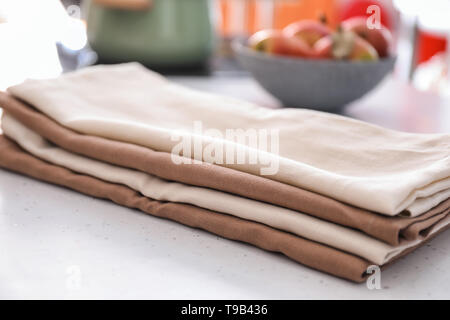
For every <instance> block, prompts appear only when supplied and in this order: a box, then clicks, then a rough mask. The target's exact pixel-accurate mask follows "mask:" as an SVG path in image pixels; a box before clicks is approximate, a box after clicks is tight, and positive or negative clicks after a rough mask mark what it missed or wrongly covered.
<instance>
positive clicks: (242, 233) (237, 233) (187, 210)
mask: <svg viewBox="0 0 450 320" xmlns="http://www.w3.org/2000/svg"><path fill="white" fill-rule="evenodd" d="M0 167H2V168H5V169H8V170H11V171H14V172H18V173H20V174H23V175H26V176H29V177H32V178H35V179H38V180H41V181H45V182H49V183H52V184H55V185H58V186H62V187H67V188H69V189H72V190H75V191H78V192H80V193H83V194H86V195H90V196H93V197H97V198H100V199H107V200H111V201H113V202H115V203H117V204H119V205H122V206H126V207H129V208H134V209H139V210H141V211H143V212H145V213H148V214H151V215H153V216H156V217H160V218H165V219H169V220H173V221H176V222H179V223H181V224H184V225H187V226H190V227H194V228H199V229H202V230H206V231H209V232H211V233H213V234H216V235H219V236H222V237H224V238H228V239H231V240H237V241H242V242H245V243H249V244H252V245H254V246H256V247H259V248H261V249H264V250H268V251H274V252H279V253H282V254H284V255H286V256H287V257H289V258H291V259H292V260H294V261H297V262H299V263H301V264H304V265H306V266H308V267H311V268H313V269H316V270H319V271H323V272H326V273H329V274H332V275H334V276H337V277H341V278H344V279H347V280H351V281H354V282H363V281H365V279H366V278H367V276H368V275H367V274H366V270H367V268H368V267H369V266H370V265H371V263H369V262H368V261H365V260H364V259H361V258H358V257H356V256H354V255H351V254H348V253H345V252H342V251H339V250H336V249H333V248H330V247H328V246H324V245H321V244H318V243H316V242H313V241H309V240H306V239H303V238H301V237H298V236H294V235H292V234H290V233H287V232H282V231H279V230H276V229H273V228H270V227H267V226H265V225H263V224H259V223H254V222H251V221H248V220H244V219H239V218H235V217H232V216H229V215H226V214H220V213H217V212H213V211H209V210H205V209H201V208H198V207H195V206H191V205H187V204H178V203H171V202H160V201H155V200H153V199H150V198H148V197H144V196H142V195H140V194H139V193H137V192H135V191H134V190H132V189H130V188H128V187H125V186H123V185H119V184H112V183H108V182H105V181H102V180H100V179H96V178H93V177H90V176H86V175H81V174H77V173H74V172H72V171H70V170H67V169H65V168H62V167H59V166H55V165H53V164H49V163H47V162H45V161H42V160H40V159H38V158H36V157H34V156H32V155H30V154H28V153H26V152H25V151H23V150H22V149H21V148H20V147H18V146H17V145H16V144H15V143H14V142H12V141H10V140H9V139H8V138H6V137H4V136H3V135H0ZM446 229H448V226H447V227H446V228H443V229H441V230H440V231H439V232H436V233H435V234H434V235H433V236H436V235H437V234H439V233H440V232H443V231H445V230H446ZM431 238H432V237H430V238H429V239H431ZM422 244H423V243H421V244H420V245H422ZM420 245H419V246H420ZM417 247H418V246H417ZM417 247H413V248H410V249H408V250H407V251H405V252H404V253H403V254H402V255H404V254H407V253H409V252H411V251H412V250H414V249H416V248H417ZM391 262H393V261H391ZM386 266H388V265H385V266H384V267H386Z"/></svg>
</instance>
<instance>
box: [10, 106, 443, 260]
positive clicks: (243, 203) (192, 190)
mask: <svg viewBox="0 0 450 320" xmlns="http://www.w3.org/2000/svg"><path fill="white" fill-rule="evenodd" d="M2 128H3V131H4V134H5V135H6V136H8V137H10V138H11V139H12V140H14V141H15V142H17V143H18V144H19V145H20V146H21V147H22V148H23V149H25V150H26V151H28V152H29V153H31V154H32V155H34V156H37V157H39V158H41V159H43V160H46V161H48V162H51V163H53V164H56V165H60V166H63V167H66V168H68V169H71V170H73V171H76V172H79V173H83V174H88V175H90V176H93V177H96V178H99V179H102V180H104V181H108V182H112V183H120V184H124V185H126V186H128V187H130V188H132V189H133V190H136V191H139V192H140V193H141V194H143V195H145V196H148V197H150V198H153V199H155V200H162V201H171V202H179V203H189V204H193V205H196V206H198V207H201V208H205V209H210V210H214V211H218V212H221V213H227V214H231V215H234V216H237V217H240V218H244V219H247V220H251V221H255V222H260V223H264V224H266V225H269V226H271V227H274V228H277V229H280V230H283V231H288V232H291V233H294V234H296V235H299V236H302V237H305V238H307V239H309V240H314V241H317V242H320V243H323V244H327V245H329V246H331V247H334V248H337V249H340V250H343V251H346V252H350V253H352V254H355V255H358V256H360V257H363V258H365V259H367V260H369V261H370V262H373V263H375V264H377V265H383V264H385V263H387V262H388V261H389V260H391V259H392V258H394V257H395V256H397V255H398V254H400V253H401V252H403V251H404V250H405V249H407V248H410V247H413V246H415V245H417V244H418V243H419V242H421V241H422V240H423V238H422V237H420V238H418V239H416V240H414V241H409V242H406V243H404V244H403V245H400V246H395V247H394V246H390V245H387V244H385V243H383V242H381V241H379V240H376V239H374V238H371V237H369V236H367V235H365V234H363V233H361V232H357V231H354V230H352V229H348V228H344V227H341V226H339V225H336V224H333V223H330V222H326V221H323V220H320V219H316V218H313V217H310V216H308V215H305V214H303V213H300V212H295V211H292V210H288V209H284V208H281V207H277V206H273V205H269V204H266V203H261V202H258V201H255V200H250V199H246V198H242V197H238V196H234V195H230V194H227V193H224V192H220V191H216V190H210V189H206V188H199V187H193V186H188V185H185V184H180V183H175V182H169V181H166V180H162V179H159V178H157V177H154V176H151V175H148V174H146V173H142V172H138V171H135V170H130V169H125V168H121V167H117V166H113V165H109V164H105V163H103V162H100V161H96V160H92V159H89V158H85V157H82V156H78V155H76V154H73V153H70V152H67V151H65V150H63V149H60V148H58V147H55V146H52V145H50V144H49V143H48V142H46V141H45V140H44V139H43V138H42V137H40V136H39V135H37V134H36V133H34V132H32V131H31V130H29V129H27V128H26V127H25V126H24V125H22V124H21V123H20V122H18V121H17V120H15V119H14V118H13V117H11V116H9V115H8V113H5V115H4V116H3V119H2ZM446 223H447V220H446V219H444V220H443V221H442V222H440V223H438V224H436V225H435V228H432V230H431V232H432V233H434V232H436V231H438V230H439V229H440V228H442V227H445V225H446Z"/></svg>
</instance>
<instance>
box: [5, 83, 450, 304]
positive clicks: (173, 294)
mask: <svg viewBox="0 0 450 320" xmlns="http://www.w3.org/2000/svg"><path fill="white" fill-rule="evenodd" d="M174 80H176V81H178V82H181V83H184V84H186V85H188V86H192V87H196V88H200V89H203V90H209V91H216V92H220V93H225V94H230V95H235V96H239V97H243V98H247V99H249V100H253V101H256V102H260V103H261V104H266V105H268V106H276V104H277V103H276V102H275V101H274V100H272V99H270V98H269V97H268V96H267V95H266V94H265V93H263V92H262V91H261V89H260V88H259V87H258V86H257V85H256V84H255V83H254V82H253V81H251V80H250V79H247V78H242V79H234V80H233V81H230V79H229V78H223V79H222V78H214V79H210V78H201V77H198V78H194V77H191V78H186V77H184V78H181V77H178V78H174ZM346 114H349V115H352V116H355V117H357V118H360V119H363V120H367V121H371V122H374V123H377V124H381V125H384V126H386V127H390V128H395V129H399V130H405V131H416V132H447V133H448V132H450V100H445V99H441V98H438V97H436V96H433V95H431V94H423V93H419V92H416V91H415V90H412V89H410V88H407V87H406V86H404V85H401V84H399V83H396V82H394V81H392V80H387V81H386V82H385V83H384V84H383V85H382V87H381V88H380V89H378V90H377V91H375V92H374V93H373V94H371V95H370V96H369V97H367V98H365V99H364V100H362V101H358V102H356V103H355V104H354V105H353V106H351V107H349V108H348V109H347V111H346ZM448 270H450V232H446V233H444V234H441V235H439V236H438V237H437V238H436V239H434V240H433V241H431V242H430V243H429V244H427V245H426V246H424V247H422V248H420V249H418V250H416V251H415V252H413V253H412V254H410V255H408V256H407V257H405V258H403V259H401V260H400V261H398V262H397V263H395V264H394V265H392V266H391V267H390V268H388V269H387V270H385V271H383V272H382V274H381V283H382V289H380V290H369V289H367V287H366V285H365V284H361V285H357V284H353V283H350V282H348V281H345V280H340V279H337V278H335V277H332V276H328V275H326V274H323V273H321V272H318V271H315V270H311V269H309V268H306V267H304V266H302V265H299V264H297V263H295V262H293V261H291V260H289V259H288V258H285V257H284V256H282V255H279V254H273V253H268V252H266V251H263V250H260V249H257V248H254V247H252V246H249V245H245V244H242V243H238V242H234V241H230V240H226V239H222V238H219V237H217V236H214V235H212V234H209V233H206V232H203V231H200V230H196V229H192V228H189V227H185V226H182V225H180V224H177V223H174V222H171V221H166V220H162V219H158V218H154V217H151V216H148V215H145V214H142V213H140V212H138V211H135V210H131V209H127V208H123V207H120V206H117V205H115V204H113V203H110V202H107V201H102V200H98V199H93V198H91V197H87V196H84V195H81V194H78V193H76V192H72V191H70V190H67V189H62V188H58V187H55V186H52V185H49V184H46V183H42V182H38V181H35V180H32V179H29V178H26V177H22V176H20V175H17V174H14V173H10V172H6V171H4V170H0V299H1V298H3V299H6V298H8V299H9V298H25V299H27V298H43V299H50V298H76V299H78V298H88V299H92V298H123V299H128V298H134V299H140V298H146V299H216V298H217V299H301V298H306V299H309V298H324V299H328V298H344V299H345V298H357V299H407V298H447V299H448V298H450V273H449V272H448Z"/></svg>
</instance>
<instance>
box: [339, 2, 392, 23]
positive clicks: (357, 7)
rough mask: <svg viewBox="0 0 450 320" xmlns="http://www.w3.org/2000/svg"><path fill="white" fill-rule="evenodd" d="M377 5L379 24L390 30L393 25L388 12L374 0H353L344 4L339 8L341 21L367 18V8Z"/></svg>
mask: <svg viewBox="0 0 450 320" xmlns="http://www.w3.org/2000/svg"><path fill="white" fill-rule="evenodd" d="M374 4H375V5H377V6H379V7H380V9H381V23H382V24H383V25H384V26H386V27H387V28H388V29H390V30H392V28H393V25H392V21H391V15H390V12H389V10H388V9H387V8H385V6H383V4H381V3H380V1H376V0H353V1H349V2H348V3H345V4H343V5H342V7H341V10H340V11H341V14H340V16H341V21H343V20H346V19H348V18H352V17H358V16H365V17H369V14H368V13H367V8H368V7H369V6H371V5H374Z"/></svg>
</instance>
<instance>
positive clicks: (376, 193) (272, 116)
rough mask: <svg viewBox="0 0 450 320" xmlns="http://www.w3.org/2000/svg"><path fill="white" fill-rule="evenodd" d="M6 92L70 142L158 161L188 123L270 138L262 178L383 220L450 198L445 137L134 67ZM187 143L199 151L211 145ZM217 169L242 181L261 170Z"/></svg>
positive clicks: (449, 147)
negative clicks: (274, 136)
mask: <svg viewBox="0 0 450 320" xmlns="http://www.w3.org/2000/svg"><path fill="white" fill-rule="evenodd" d="M8 91H9V92H10V93H11V94H13V95H15V96H16V97H19V98H21V99H23V100H25V101H27V102H29V103H31V104H32V105H34V106H35V107H36V108H37V109H39V110H40V111H42V112H43V113H45V114H47V115H48V116H50V117H52V118H54V119H55V120H56V121H58V122H60V123H61V124H62V125H64V126H67V127H69V128H72V129H74V130H76V131H78V132H81V133H85V134H90V135H97V136H102V137H105V138H110V139H114V140H119V141H125V142H130V143H135V144H139V145H143V146H147V147H150V148H152V149H154V150H158V151H165V152H171V151H172V149H173V147H174V146H176V145H177V144H178V143H179V142H178V141H173V140H172V139H171V138H173V134H174V133H175V132H177V133H178V134H179V135H181V136H185V137H190V136H192V135H193V127H194V122H195V121H202V124H203V127H204V129H209V128H214V129H217V130H219V131H220V132H222V133H224V132H225V130H226V129H237V128H241V129H256V130H258V129H265V130H268V131H270V130H272V129H279V141H280V144H279V152H278V153H277V152H275V153H270V154H266V153H264V155H265V156H266V157H268V158H266V160H267V159H268V160H272V161H278V163H279V170H278V172H277V173H276V174H275V175H272V176H267V177H268V178H271V179H274V180H277V181H281V182H284V183H287V184H291V185H294V186H298V187H301V188H305V189H308V190H311V191H314V192H318V193H321V194H323V195H326V196H329V197H332V198H335V199H338V200H341V201H343V202H346V203H349V204H352V205H355V206H358V207H361V208H365V209H369V210H373V211H376V212H379V213H382V214H386V215H397V214H400V213H402V211H404V210H407V212H406V214H410V215H413V216H416V215H419V214H421V213H423V212H425V211H426V210H428V209H430V208H431V207H433V206H434V205H435V204H436V202H437V201H438V200H439V199H440V198H439V197H440V196H446V195H447V194H448V192H449V189H450V135H445V134H441V135H420V134H409V133H402V132H395V131H391V130H387V129H384V128H380V127H377V126H374V125H370V124H367V123H363V122H360V121H357V120H352V119H349V118H346V117H341V116H337V115H331V114H326V113H321V112H316V111H310V110H301V109H296V110H294V109H281V110H270V109H265V108H261V107H258V106H255V105H252V104H250V103H246V102H243V101H239V100H235V99H231V98H227V97H219V96H216V95H211V94H206V93H201V92H197V91H194V90H190V89H187V88H184V87H182V86H179V85H176V84H173V83H171V82H169V81H167V80H166V79H164V78H163V77H161V76H160V75H158V74H155V73H153V72H151V71H148V70H146V69H145V68H143V67H142V66H140V65H138V64H135V63H130V64H123V65H115V66H95V67H91V68H87V69H84V70H80V71H77V72H75V73H71V74H66V75H63V76H61V77H59V78H57V79H50V80H30V81H26V82H24V83H22V84H20V85H17V86H13V87H11V88H9V89H8ZM197 138H201V139H202V140H201V141H200V143H201V144H203V145H204V146H206V145H208V143H210V142H211V141H212V139H213V138H212V137H207V135H206V134H204V135H201V136H200V137H197ZM221 141H222V142H224V145H226V146H235V145H234V144H233V143H232V142H230V141H225V140H221ZM245 150H246V151H247V152H250V151H252V150H251V149H250V148H246V149H245ZM203 160H205V161H208V159H205V158H203ZM220 165H226V166H228V167H231V168H234V169H237V170H242V171H245V172H248V173H252V174H260V173H261V168H264V167H265V166H264V165H261V164H252V165H249V164H241V165H230V164H220ZM442 192H444V193H445V192H447V193H445V195H443V193H442ZM438 198H439V199H438Z"/></svg>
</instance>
